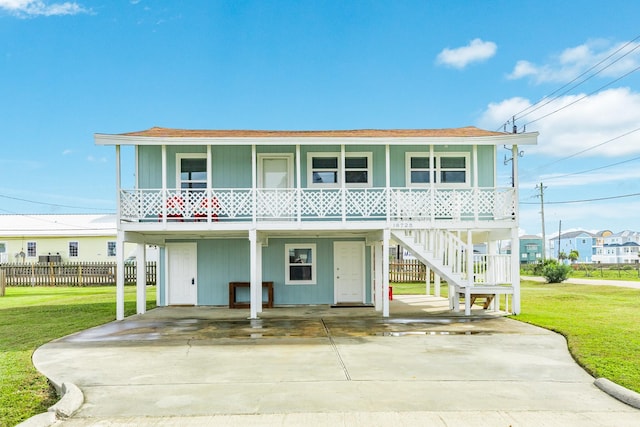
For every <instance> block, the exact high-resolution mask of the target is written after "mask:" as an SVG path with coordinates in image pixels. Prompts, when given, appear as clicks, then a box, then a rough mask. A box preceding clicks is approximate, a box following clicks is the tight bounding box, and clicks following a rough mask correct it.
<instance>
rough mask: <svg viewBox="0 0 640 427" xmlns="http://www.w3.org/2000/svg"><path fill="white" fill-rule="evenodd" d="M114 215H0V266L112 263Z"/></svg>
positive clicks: (113, 253) (114, 245)
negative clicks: (14, 264)
mask: <svg viewBox="0 0 640 427" xmlns="http://www.w3.org/2000/svg"><path fill="white" fill-rule="evenodd" d="M116 233H117V230H116V216H115V215H104V214H97V215H39V214H38V215H0V262H2V263H14V262H17V263H32V262H48V261H52V262H74V261H77V262H97V261H115V260H116V240H117V239H116Z"/></svg>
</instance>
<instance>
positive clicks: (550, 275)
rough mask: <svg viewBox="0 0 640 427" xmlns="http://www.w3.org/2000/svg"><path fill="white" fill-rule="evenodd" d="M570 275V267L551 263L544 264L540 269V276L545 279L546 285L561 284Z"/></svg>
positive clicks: (554, 262)
mask: <svg viewBox="0 0 640 427" xmlns="http://www.w3.org/2000/svg"><path fill="white" fill-rule="evenodd" d="M570 273H571V266H569V265H564V264H558V263H557V262H556V261H555V260H553V262H549V263H545V266H544V267H543V268H542V276H543V277H544V278H545V279H547V283H561V282H564V281H565V280H567V278H568V277H569V274H570Z"/></svg>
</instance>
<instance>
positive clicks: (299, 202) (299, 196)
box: [296, 144, 302, 223]
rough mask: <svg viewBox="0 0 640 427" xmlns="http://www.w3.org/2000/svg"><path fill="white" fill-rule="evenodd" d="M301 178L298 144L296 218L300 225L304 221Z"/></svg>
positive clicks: (298, 147) (298, 145) (297, 147)
mask: <svg viewBox="0 0 640 427" xmlns="http://www.w3.org/2000/svg"><path fill="white" fill-rule="evenodd" d="M300 178H301V172H300V144H296V216H297V220H298V223H300V222H301V221H302V192H301V191H302V190H301V188H302V183H301V182H300Z"/></svg>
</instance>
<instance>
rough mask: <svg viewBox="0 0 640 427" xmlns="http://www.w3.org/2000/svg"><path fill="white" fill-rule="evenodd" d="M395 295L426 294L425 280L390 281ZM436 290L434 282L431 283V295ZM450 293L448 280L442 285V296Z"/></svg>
mask: <svg viewBox="0 0 640 427" xmlns="http://www.w3.org/2000/svg"><path fill="white" fill-rule="evenodd" d="M389 286H390V287H392V288H393V293H394V294H395V295H425V292H426V287H425V283H424V282H406V283H389ZM434 292H435V290H434V287H433V283H432V284H431V295H433V294H434ZM448 294H449V286H448V285H447V284H446V282H443V283H442V284H441V285H440V296H441V297H444V298H446V297H447V295H448Z"/></svg>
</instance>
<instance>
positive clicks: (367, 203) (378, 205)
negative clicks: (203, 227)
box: [120, 188, 515, 222]
mask: <svg viewBox="0 0 640 427" xmlns="http://www.w3.org/2000/svg"><path fill="white" fill-rule="evenodd" d="M514 196H515V191H514V189H513V188H468V189H435V190H431V189H415V188H358V189H352V188H349V189H309V188H304V189H250V188H247V189H243V188H239V189H238V188H235V189H221V188H215V189H209V190H184V189H168V190H161V189H138V190H121V191H120V212H121V219H122V220H126V221H133V222H136V221H205V222H216V221H253V220H256V221H271V220H296V221H310V220H342V221H350V220H388V221H399V220H402V221H407V220H410V221H435V220H441V219H448V220H489V221H491V220H494V221H495V220H502V219H512V218H514V215H515V214H514V212H515V197H514Z"/></svg>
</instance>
